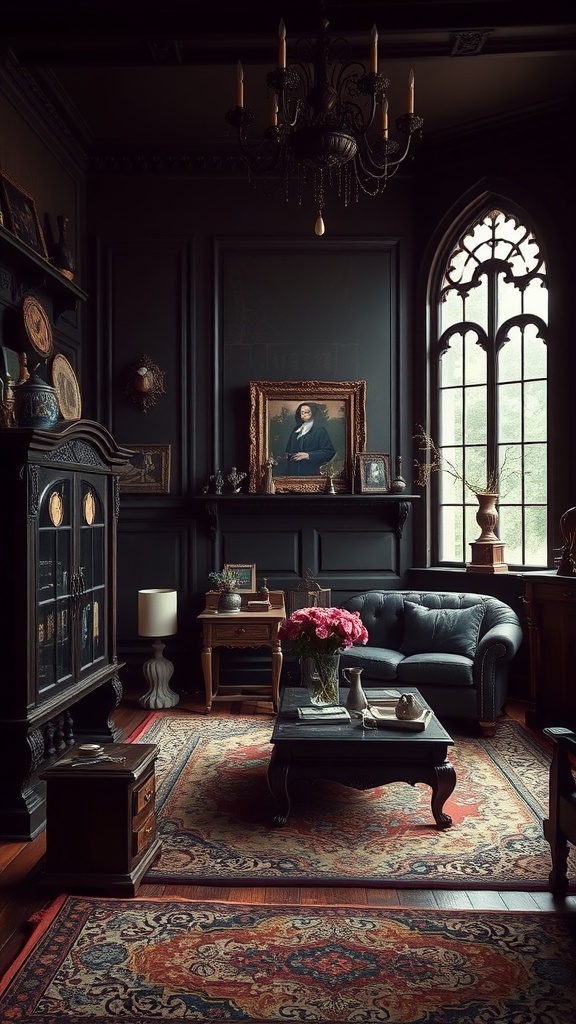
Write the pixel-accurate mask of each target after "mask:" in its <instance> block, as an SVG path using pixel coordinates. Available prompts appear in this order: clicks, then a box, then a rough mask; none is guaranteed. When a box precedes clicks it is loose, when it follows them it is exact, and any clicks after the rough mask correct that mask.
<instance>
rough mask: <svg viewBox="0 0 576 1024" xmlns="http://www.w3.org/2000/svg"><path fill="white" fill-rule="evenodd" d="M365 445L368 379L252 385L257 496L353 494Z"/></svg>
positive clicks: (252, 479)
mask: <svg viewBox="0 0 576 1024" xmlns="http://www.w3.org/2000/svg"><path fill="white" fill-rule="evenodd" d="M306 406H307V407H308V408H309V409H310V410H311V416H309V418H308V419H306V420H304V419H303V416H308V413H307V412H306V409H303V407H306ZM309 422H312V426H310V427H308V423H309ZM303 427H304V432H303V431H302V428H303ZM298 432H299V436H298ZM304 433H306V434H307V435H309V440H308V442H307V441H306V440H305V438H304ZM306 446H307V447H308V451H304V449H305V448H306ZM365 447H366V381H363V380H355V381H317V380H308V381H288V382H286V381H283V382H277V381H266V380H254V381H251V382H250V479H249V491H250V492H251V493H253V494H254V493H266V491H268V490H269V487H270V473H271V476H272V482H273V485H274V490H275V491H277V492H278V493H290V492H296V493H310V494H319V493H323V492H325V491H327V490H328V489H329V487H330V483H332V484H333V486H334V491H336V492H338V493H350V492H351V491H352V484H353V473H354V455H355V453H356V452H358V451H363V450H364V448H365ZM298 449H300V450H298ZM301 452H302V453H303V454H302V455H301ZM300 455H301V458H299V457H298V456H300Z"/></svg>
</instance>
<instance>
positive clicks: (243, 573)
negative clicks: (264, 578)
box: [224, 562, 256, 594]
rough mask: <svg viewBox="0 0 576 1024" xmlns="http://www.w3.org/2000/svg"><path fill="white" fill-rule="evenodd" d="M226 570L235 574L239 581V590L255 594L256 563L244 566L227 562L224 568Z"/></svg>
mask: <svg viewBox="0 0 576 1024" xmlns="http://www.w3.org/2000/svg"><path fill="white" fill-rule="evenodd" d="M224 568H225V569H229V570H230V572H233V573H234V575H235V577H236V579H237V580H239V584H238V586H237V588H236V589H237V590H238V591H241V592H244V593H252V594H253V593H254V592H255V590H256V563H255V562H250V563H245V564H243V565H238V564H236V565H232V564H231V563H230V562H227V563H226V564H225V566H224Z"/></svg>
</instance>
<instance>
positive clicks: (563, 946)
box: [0, 896, 576, 1024]
mask: <svg viewBox="0 0 576 1024" xmlns="http://www.w3.org/2000/svg"><path fill="white" fill-rule="evenodd" d="M575 940H576V917H575V916H574V915H570V914H564V915H561V914H553V913H533V912H530V911H527V912H516V913H512V912H500V911H495V912H481V913H480V912H476V911H445V910H438V909H435V910H421V909H404V908H398V909H391V910H389V909H383V908H375V909H372V908H369V907H319V906H299V907H286V906H252V905H248V904H238V903H233V902H230V903H221V902H220V903H206V902H193V901H189V900H174V899H132V900H121V899H117V900H112V899H97V898H95V899H89V898H80V897H65V896H63V897H61V898H60V899H58V900H57V901H56V902H55V904H54V905H53V906H52V908H51V909H50V911H49V912H48V913H47V914H46V916H45V917H44V919H43V920H42V921H41V923H40V925H39V927H38V929H37V932H36V933H35V934H34V935H33V936H32V939H31V940H30V943H29V945H28V947H27V948H26V949H25V950H24V952H23V953H22V955H21V957H19V959H18V961H17V962H16V963H15V964H14V966H13V967H12V969H11V970H10V972H9V973H8V975H7V976H6V977H5V979H4V981H3V983H2V985H1V986H0V993H1V994H0V1020H2V1021H3V1022H5V1024H20V1022H24V1021H25V1022H27V1024H34V1022H37V1024H111V1022H122V1024H146V1022H151V1021H168V1020H169V1021H180V1020H184V1021H194V1020H196V1021H218V1022H220V1024H228V1022H237V1021H244V1022H247V1024H271V1022H280V1021H284V1022H286V1021H300V1022H304V1021H309V1022H314V1024H323V1022H324V1024H327V1022H329V1021H338V1022H339V1024H343V1022H355V1024H358V1022H371V1024H488V1022H497V1021H498V1022H502V1024H504V1022H506V1024H510V1022H517V1024H544V1022H545V1024H568V1022H570V1021H573V1020H575V1019H576V942H575Z"/></svg>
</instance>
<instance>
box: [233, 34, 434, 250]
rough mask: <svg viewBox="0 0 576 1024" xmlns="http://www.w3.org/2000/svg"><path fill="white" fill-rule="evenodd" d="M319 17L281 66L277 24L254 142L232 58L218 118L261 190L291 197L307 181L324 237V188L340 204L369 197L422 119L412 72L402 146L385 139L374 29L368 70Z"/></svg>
mask: <svg viewBox="0 0 576 1024" xmlns="http://www.w3.org/2000/svg"><path fill="white" fill-rule="evenodd" d="M328 27H329V21H328V20H327V19H326V18H325V17H324V16H323V15H322V16H321V19H320V27H319V30H318V34H317V36H316V40H315V41H312V40H308V39H299V40H298V41H297V43H296V46H295V60H294V61H293V62H292V63H290V64H289V65H287V63H286V28H285V25H284V21H281V22H280V25H279V27H278V67H277V68H276V69H275V70H273V71H270V72H269V73H268V75H267V76H266V83H267V86H268V95H269V97H270V116H269V124H268V127H267V128H266V129H265V130H264V132H263V134H262V136H261V137H260V138H259V139H252V138H251V137H250V135H249V129H250V127H251V125H252V124H253V123H254V120H255V118H254V115H253V114H252V113H251V112H250V110H248V109H247V108H246V107H245V106H244V71H243V68H242V64H241V63H240V61H238V66H237V73H236V106H235V107H234V108H233V109H231V110H229V111H228V112H227V114H226V115H225V118H226V121H227V123H228V124H229V125H231V126H232V127H233V128H235V129H236V132H237V138H238V146H239V150H240V154H241V157H242V159H243V161H244V162H245V163H246V164H247V167H248V177H249V180H252V179H253V177H260V178H261V179H262V180H263V182H264V183H265V187H266V191H268V192H269V193H271V192H273V191H275V190H276V189H277V188H278V187H280V186H282V185H284V187H285V191H286V199H288V198H289V196H290V193H291V191H292V190H293V187H295V191H296V195H297V197H298V201H299V202H300V203H302V199H303V196H304V193H305V191H306V189H307V188H308V187H309V186H310V185H311V186H312V190H313V197H314V201H315V204H316V208H317V210H318V216H317V218H316V223H315V226H314V231H315V233H316V234H317V235H323V234H324V231H325V226H324V217H323V213H324V206H325V203H326V193H327V191H328V189H335V190H336V192H337V195H338V197H339V198H340V199H342V200H343V201H344V205H345V206H348V204H349V202H350V199H351V197H352V196H354V198H355V199H356V200H358V197H359V195H360V192H364V193H366V194H368V195H371V196H375V195H378V194H380V193H381V192H382V191H383V189H384V188H385V187H386V184H387V182H388V179H389V178H391V177H392V176H393V175H394V174H395V173H396V172H397V170H398V168H399V167H400V165H401V164H402V162H403V161H404V160H405V159H406V157H407V156H408V153H409V150H410V143H411V141H412V136H413V135H414V133H415V132H418V133H419V134H420V135H421V133H422V125H423V120H422V118H421V117H418V116H417V115H416V114H415V113H414V74H413V72H412V71H411V72H410V75H409V79H408V96H407V110H406V113H405V114H402V115H401V116H400V117H399V118H398V119H397V121H396V129H397V131H398V132H399V133H400V134H401V135H402V136H404V138H403V141H402V144H400V143H398V142H396V141H395V140H394V139H392V138H390V137H389V128H388V99H387V97H386V90H387V89H388V88H389V86H390V80H389V79H388V78H385V77H384V75H381V74H380V73H379V71H378V31H377V28H376V26H375V25H374V27H373V28H372V32H371V34H370V46H369V70H368V71H367V70H366V68H365V66H364V64H363V63H361V62H360V61H358V60H351V59H349V54H350V47H349V44H348V43H347V42H346V40H344V39H341V38H337V39H331V38H330V36H329V34H328Z"/></svg>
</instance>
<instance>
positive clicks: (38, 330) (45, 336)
mask: <svg viewBox="0 0 576 1024" xmlns="http://www.w3.org/2000/svg"><path fill="white" fill-rule="evenodd" d="M22 318H23V320H24V330H25V331H26V337H27V338H28V341H29V342H30V344H31V345H32V348H33V349H34V351H35V352H36V353H37V355H39V356H42V358H43V359H47V358H48V356H50V355H52V348H53V344H54V342H53V338H52V328H51V327H50V321H49V319H48V314H47V312H46V310H45V309H44V307H43V306H42V304H41V303H40V302H39V301H38V299H37V298H36V297H35V296H34V295H26V296H25V298H24V301H23V302H22Z"/></svg>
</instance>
